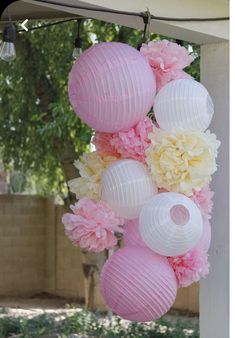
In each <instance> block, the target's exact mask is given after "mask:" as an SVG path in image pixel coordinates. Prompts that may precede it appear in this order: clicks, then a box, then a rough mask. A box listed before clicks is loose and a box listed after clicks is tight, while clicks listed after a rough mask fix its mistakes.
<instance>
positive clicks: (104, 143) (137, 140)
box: [93, 117, 153, 163]
mask: <svg viewBox="0 0 235 338" xmlns="http://www.w3.org/2000/svg"><path fill="white" fill-rule="evenodd" d="M152 130H153V123H152V121H151V120H150V118H148V117H144V118H143V119H141V120H140V121H139V122H138V123H137V124H136V125H135V126H134V127H132V128H130V129H129V130H127V131H120V132H118V133H112V134H111V133H110V134H109V133H101V132H96V133H95V136H94V139H93V143H94V145H95V146H96V149H97V151H98V152H99V153H100V154H106V155H112V156H116V157H118V156H120V157H121V158H124V159H128V158H130V159H133V160H137V161H140V162H143V163H144V162H145V150H146V148H147V147H148V146H149V144H150V140H149V138H148V134H149V133H150V132H151V131H152Z"/></svg>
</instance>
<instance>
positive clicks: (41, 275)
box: [0, 195, 199, 313]
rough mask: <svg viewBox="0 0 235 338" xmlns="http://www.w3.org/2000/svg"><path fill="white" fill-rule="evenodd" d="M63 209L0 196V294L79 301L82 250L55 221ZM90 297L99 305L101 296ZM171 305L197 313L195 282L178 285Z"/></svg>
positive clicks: (33, 199) (41, 201) (82, 292)
mask: <svg viewBox="0 0 235 338" xmlns="http://www.w3.org/2000/svg"><path fill="white" fill-rule="evenodd" d="M67 211H68V210H67V209H66V208H65V207H64V206H62V205H55V204H54V202H53V200H51V199H45V198H42V197H38V196H25V195H0V297H1V296H20V297H22V296H32V295H35V294H40V293H42V292H47V293H50V294H52V295H53V294H54V295H59V296H63V297H67V298H74V299H78V300H80V301H83V300H84V298H85V285H84V277H83V270H82V254H81V251H80V250H79V248H77V247H74V246H73V245H72V244H71V242H70V241H69V240H68V238H67V237H66V236H65V234H64V227H63V224H62V222H61V218H62V215H63V213H65V212H67ZM95 302H96V304H97V306H98V307H99V308H100V309H104V308H105V305H104V302H103V299H102V296H101V295H96V299H95ZM174 308H175V309H181V310H186V311H187V310H188V311H191V312H195V313H196V312H198V309H199V285H198V284H193V285H192V286H190V287H189V288H183V289H179V290H178V295H177V299H176V302H175V304H174Z"/></svg>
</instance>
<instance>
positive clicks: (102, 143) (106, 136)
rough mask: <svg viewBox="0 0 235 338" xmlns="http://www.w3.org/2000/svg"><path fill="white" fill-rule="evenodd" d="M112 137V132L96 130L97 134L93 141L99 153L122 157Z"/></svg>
mask: <svg viewBox="0 0 235 338" xmlns="http://www.w3.org/2000/svg"><path fill="white" fill-rule="evenodd" d="M112 137H113V134H112V133H102V132H100V131H96V132H95V135H94V137H93V139H92V141H91V142H92V143H93V144H94V146H95V148H96V151H97V153H98V154H99V155H101V156H115V157H117V158H118V157H120V155H119V154H118V152H117V150H116V149H115V147H114V146H113V145H111V140H112Z"/></svg>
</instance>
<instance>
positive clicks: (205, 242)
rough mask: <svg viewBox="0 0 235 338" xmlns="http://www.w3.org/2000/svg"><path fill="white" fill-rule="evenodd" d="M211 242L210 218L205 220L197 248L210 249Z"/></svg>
mask: <svg viewBox="0 0 235 338" xmlns="http://www.w3.org/2000/svg"><path fill="white" fill-rule="evenodd" d="M210 244H211V225H210V222H209V220H208V219H205V220H204V221H203V230H202V235H201V237H200V239H199V242H198V243H197V244H196V247H197V248H201V249H202V250H204V251H206V252H207V251H208V250H209V248H210Z"/></svg>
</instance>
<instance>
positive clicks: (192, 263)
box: [167, 248, 209, 287]
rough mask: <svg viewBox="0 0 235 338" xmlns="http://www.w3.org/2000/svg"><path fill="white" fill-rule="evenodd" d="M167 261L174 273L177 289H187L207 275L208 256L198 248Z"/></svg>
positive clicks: (169, 258)
mask: <svg viewBox="0 0 235 338" xmlns="http://www.w3.org/2000/svg"><path fill="white" fill-rule="evenodd" d="M167 259H168V261H169V263H170V265H171V266H172V268H173V270H174V271H175V274H176V277H177V280H178V285H179V287H187V286H189V285H190V284H192V283H194V282H198V281H199V280H200V278H201V277H205V276H206V275H207V274H208V273H209V262H208V254H207V253H206V252H205V251H204V250H201V249H200V248H194V249H192V250H190V251H188V252H186V253H185V254H184V255H181V256H175V257H168V258H167Z"/></svg>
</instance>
